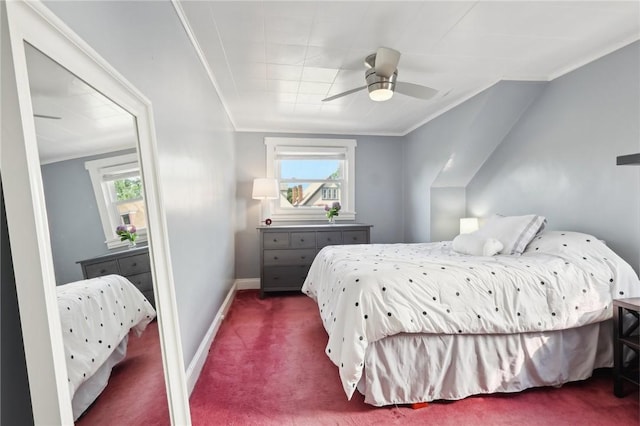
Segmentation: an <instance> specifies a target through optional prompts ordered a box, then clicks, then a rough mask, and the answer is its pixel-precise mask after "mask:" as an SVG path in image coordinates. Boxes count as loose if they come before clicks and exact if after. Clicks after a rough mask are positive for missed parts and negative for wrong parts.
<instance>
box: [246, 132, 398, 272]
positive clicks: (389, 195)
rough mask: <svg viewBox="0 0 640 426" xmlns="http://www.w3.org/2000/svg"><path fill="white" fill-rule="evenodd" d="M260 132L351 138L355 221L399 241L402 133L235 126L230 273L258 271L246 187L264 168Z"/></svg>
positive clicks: (381, 237)
mask: <svg viewBox="0 0 640 426" xmlns="http://www.w3.org/2000/svg"><path fill="white" fill-rule="evenodd" d="M265 137H323V138H350V139H356V140H357V142H358V146H357V147H356V150H355V155H356V165H355V167H356V188H355V189H356V213H357V215H356V222H358V223H366V224H370V225H373V228H372V229H371V240H372V242H374V243H397V242H402V239H403V228H404V222H403V214H402V210H403V190H402V185H403V182H402V175H403V171H402V151H403V143H402V138H396V137H376V136H346V135H339V136H336V135H308V134H306V135H305V134H273V133H254V132H244V133H243V132H241V133H237V134H236V139H237V140H236V158H237V166H236V179H237V193H236V197H237V200H236V206H237V212H236V215H237V222H236V278H258V277H259V276H260V258H259V251H258V245H259V241H258V231H257V230H256V226H257V225H258V215H259V209H260V204H259V203H260V202H259V201H257V200H253V199H252V198H251V190H252V186H253V179H254V178H256V177H264V176H265V173H266V149H265V145H264V138H265Z"/></svg>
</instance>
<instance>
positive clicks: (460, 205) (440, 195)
mask: <svg viewBox="0 0 640 426" xmlns="http://www.w3.org/2000/svg"><path fill="white" fill-rule="evenodd" d="M466 209H467V205H466V198H465V189H464V188H431V212H430V214H431V241H451V240H453V239H454V238H455V236H456V235H458V234H459V233H460V218H461V217H466Z"/></svg>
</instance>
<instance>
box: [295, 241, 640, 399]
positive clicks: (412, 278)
mask: <svg viewBox="0 0 640 426" xmlns="http://www.w3.org/2000/svg"><path fill="white" fill-rule="evenodd" d="M302 291H303V292H305V293H306V294H308V295H309V296H310V297H312V298H314V299H315V300H316V302H317V303H318V307H319V309H320V315H321V317H322V321H323V324H324V327H325V329H326V330H327V333H328V334H329V342H328V344H327V347H326V353H327V355H328V356H329V358H330V359H331V360H332V361H333V363H334V364H336V366H338V367H339V371H340V378H341V380H342V384H343V387H344V391H345V392H346V394H347V396H348V397H349V398H351V396H352V394H353V392H354V390H355V389H356V385H357V383H358V381H359V380H360V377H361V376H362V370H363V367H364V356H365V351H366V349H367V346H368V345H369V343H371V342H374V341H377V340H380V339H382V338H384V337H386V336H391V335H395V334H398V333H402V332H404V333H433V334H487V333H499V334H511V333H520V332H528V331H547V330H561V329H568V328H574V327H579V326H581V325H585V324H590V323H595V322H599V321H603V320H605V319H608V318H611V316H612V307H611V305H612V298H620V297H636V296H639V295H640V282H639V281H638V277H637V275H636V274H635V272H634V271H633V269H632V268H631V267H630V266H629V265H628V264H627V263H626V262H624V261H623V260H622V259H621V258H620V257H618V256H617V255H616V254H615V253H614V252H613V251H611V250H610V249H609V248H608V247H607V246H606V245H604V244H603V243H602V242H600V241H598V240H597V239H596V238H594V237H592V236H590V235H586V234H581V233H574V232H546V233H544V234H542V236H539V237H536V238H535V239H534V241H532V242H531V243H530V244H529V246H528V247H527V250H526V251H525V253H524V254H523V255H522V256H515V255H514V256H494V257H474V256H467V255H461V254H458V253H456V252H454V251H453V250H452V249H451V244H450V242H442V243H427V244H385V245H376V244H373V245H357V246H354V245H349V246H330V247H325V248H324V249H322V250H321V251H320V253H319V254H318V256H317V257H316V259H315V260H314V262H313V264H312V266H311V269H310V271H309V274H308V276H307V279H306V280H305V283H304V286H303V288H302Z"/></svg>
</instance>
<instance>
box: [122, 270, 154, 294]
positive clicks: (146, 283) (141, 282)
mask: <svg viewBox="0 0 640 426" xmlns="http://www.w3.org/2000/svg"><path fill="white" fill-rule="evenodd" d="M127 279H128V280H129V281H131V282H132V283H133V285H135V286H136V288H137V289H138V290H140V291H142V292H145V291H148V290H151V291H153V279H152V278H151V272H144V273H142V274H136V275H129V276H128V277H127Z"/></svg>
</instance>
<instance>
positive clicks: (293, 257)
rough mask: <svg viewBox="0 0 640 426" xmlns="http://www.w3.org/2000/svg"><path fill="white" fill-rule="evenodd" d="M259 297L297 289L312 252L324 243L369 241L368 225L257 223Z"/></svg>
mask: <svg viewBox="0 0 640 426" xmlns="http://www.w3.org/2000/svg"><path fill="white" fill-rule="evenodd" d="M258 230H259V231H260V297H261V298H262V297H264V296H265V294H266V293H275V292H283V291H300V290H301V289H302V284H304V280H305V278H306V277H307V272H309V268H310V267H311V263H312V262H313V259H314V258H315V257H316V254H318V252H319V251H320V250H321V249H322V248H323V247H325V246H329V245H339V244H369V243H370V234H371V232H370V231H371V225H362V224H356V223H351V224H335V225H272V226H260V227H258Z"/></svg>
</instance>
